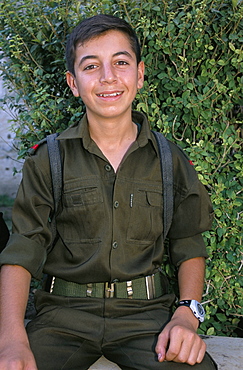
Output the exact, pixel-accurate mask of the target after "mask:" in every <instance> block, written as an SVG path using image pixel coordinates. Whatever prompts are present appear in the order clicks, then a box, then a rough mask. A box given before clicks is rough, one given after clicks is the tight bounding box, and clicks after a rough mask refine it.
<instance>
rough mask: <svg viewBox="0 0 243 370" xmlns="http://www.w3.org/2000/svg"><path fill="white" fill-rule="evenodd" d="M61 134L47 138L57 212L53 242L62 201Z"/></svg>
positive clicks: (53, 222) (53, 225) (53, 219)
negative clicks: (59, 136) (59, 137)
mask: <svg viewBox="0 0 243 370" xmlns="http://www.w3.org/2000/svg"><path fill="white" fill-rule="evenodd" d="M58 135H59V134H58V133H55V134H51V135H48V136H47V137H46V141H47V148H48V154H49V160H50V168H51V179H52V191H53V198H54V208H55V212H54V214H53V217H52V221H51V227H52V232H53V241H54V240H55V238H56V233H57V232H56V214H57V210H58V205H59V202H60V200H61V194H62V160H61V153H60V146H59V141H58V140H56V138H57V136H58Z"/></svg>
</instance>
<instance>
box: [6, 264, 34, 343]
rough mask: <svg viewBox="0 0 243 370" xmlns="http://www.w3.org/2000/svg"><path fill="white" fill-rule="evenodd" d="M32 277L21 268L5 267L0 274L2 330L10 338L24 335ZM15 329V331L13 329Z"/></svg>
mask: <svg viewBox="0 0 243 370" xmlns="http://www.w3.org/2000/svg"><path fill="white" fill-rule="evenodd" d="M30 280H31V276H30V273H29V272H28V271H27V270H25V269H24V268H22V267H20V266H15V265H14V266H10V265H4V266H2V268H1V273H0V328H1V333H2V334H3V333H8V336H10V335H11V336H12V337H13V336H16V337H18V336H19V335H21V334H23V335H24V336H25V330H24V315H25V310H26V305H27V301H28V295H29V286H30ZM13 328H14V329H13Z"/></svg>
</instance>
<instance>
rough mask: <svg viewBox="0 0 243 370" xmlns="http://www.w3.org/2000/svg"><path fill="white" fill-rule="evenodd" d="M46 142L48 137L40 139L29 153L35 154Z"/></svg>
mask: <svg viewBox="0 0 243 370" xmlns="http://www.w3.org/2000/svg"><path fill="white" fill-rule="evenodd" d="M44 143H46V138H44V139H42V140H40V141H39V142H38V143H37V144H35V145H33V146H32V147H31V148H30V149H29V150H28V155H34V154H35V152H36V151H37V149H38V148H39V147H40V146H41V145H42V144H44Z"/></svg>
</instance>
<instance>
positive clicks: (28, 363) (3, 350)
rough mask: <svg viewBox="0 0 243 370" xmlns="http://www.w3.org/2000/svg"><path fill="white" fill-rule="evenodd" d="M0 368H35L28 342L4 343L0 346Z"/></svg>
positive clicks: (25, 369) (23, 369)
mask: <svg viewBox="0 0 243 370" xmlns="http://www.w3.org/2000/svg"><path fill="white" fill-rule="evenodd" d="M0 369H1V370H37V366H36V363H35V359H34V356H33V354H32V352H31V350H30V347H29V345H28V344H23V343H19V342H18V343H15V342H11V343H9V342H8V343H5V344H4V345H3V346H1V347H0Z"/></svg>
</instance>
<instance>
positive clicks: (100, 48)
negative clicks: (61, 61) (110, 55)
mask: <svg viewBox="0 0 243 370" xmlns="http://www.w3.org/2000/svg"><path fill="white" fill-rule="evenodd" d="M92 50H95V51H96V53H98V54H102V53H104V54H107V52H108V51H110V52H112V51H114V53H116V52H118V51H121V50H127V51H128V52H129V53H130V54H133V55H134V56H135V53H134V51H133V49H132V46H131V42H130V39H129V36H128V35H127V34H126V33H124V32H121V31H117V30H110V31H107V32H104V33H102V34H101V35H98V36H94V37H92V38H91V39H89V40H87V41H85V42H84V43H80V44H78V45H77V48H76V55H77V54H80V53H86V52H88V53H89V52H90V51H92Z"/></svg>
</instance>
